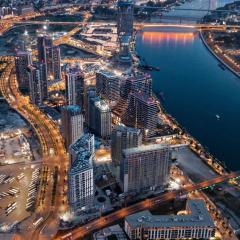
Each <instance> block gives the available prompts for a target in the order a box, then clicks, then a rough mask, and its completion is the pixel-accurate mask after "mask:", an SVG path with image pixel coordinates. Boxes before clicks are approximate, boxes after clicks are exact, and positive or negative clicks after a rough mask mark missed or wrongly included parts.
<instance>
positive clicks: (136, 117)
mask: <svg viewBox="0 0 240 240" xmlns="http://www.w3.org/2000/svg"><path fill="white" fill-rule="evenodd" d="M157 114H158V105H157V101H156V100H155V99H154V98H153V97H150V96H147V95H143V94H142V93H131V94H130V97H129V103H128V107H127V110H126V113H125V115H124V117H123V122H124V123H125V124H126V125H128V126H131V127H135V128H140V129H142V130H143V131H144V132H143V134H144V137H152V136H154V135H155V134H156V130H157V123H158V115H157Z"/></svg>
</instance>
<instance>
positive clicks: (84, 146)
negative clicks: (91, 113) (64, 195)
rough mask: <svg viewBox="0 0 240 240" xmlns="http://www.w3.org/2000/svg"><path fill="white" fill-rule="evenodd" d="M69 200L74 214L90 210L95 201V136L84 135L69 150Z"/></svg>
mask: <svg viewBox="0 0 240 240" xmlns="http://www.w3.org/2000/svg"><path fill="white" fill-rule="evenodd" d="M69 153H70V157H71V167H70V169H69V172H68V189H69V191H68V199H69V206H70V209H71V211H72V212H74V213H75V212H77V211H79V210H84V209H89V208H91V207H92V206H93V200H94V177H93V161H94V157H95V150H94V135H92V134H83V135H82V136H81V137H80V138H79V139H78V140H77V141H76V142H75V143H74V144H72V145H71V146H70V148H69Z"/></svg>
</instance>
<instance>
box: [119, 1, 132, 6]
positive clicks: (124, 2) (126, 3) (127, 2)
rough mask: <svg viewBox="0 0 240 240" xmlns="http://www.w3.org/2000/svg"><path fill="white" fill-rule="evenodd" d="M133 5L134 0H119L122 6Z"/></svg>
mask: <svg viewBox="0 0 240 240" xmlns="http://www.w3.org/2000/svg"><path fill="white" fill-rule="evenodd" d="M130 4H131V5H132V4H133V1H132V0H119V1H118V5H119V6H121V5H130Z"/></svg>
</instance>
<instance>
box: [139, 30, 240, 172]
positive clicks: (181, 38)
mask: <svg viewBox="0 0 240 240" xmlns="http://www.w3.org/2000/svg"><path fill="white" fill-rule="evenodd" d="M136 50H137V52H138V54H139V55H141V56H142V57H144V58H145V60H146V62H147V63H148V64H150V65H153V66H159V67H160V71H159V72H152V78H153V90H154V91H155V92H163V93H164V97H165V101H164V102H162V104H163V106H164V108H165V109H166V110H167V112H168V113H170V114H171V115H172V116H173V117H175V118H176V119H177V121H178V122H179V123H180V124H181V125H182V126H183V127H184V128H185V129H186V130H187V131H188V132H189V133H190V134H192V135H193V136H194V137H196V138H197V139H198V140H199V141H200V142H201V143H202V145H204V146H207V148H208V149H209V151H210V152H211V153H212V154H214V156H216V157H217V158H218V159H219V160H221V161H224V162H225V163H226V164H227V166H228V167H229V168H230V169H233V170H237V169H240V160H239V155H240V154H239V151H238V147H239V143H240V141H239V137H240V127H239V123H240V79H238V78H237V77H236V76H235V75H234V74H233V73H231V72H230V71H228V70H227V69H225V70H223V69H221V68H220V67H219V66H218V61H217V60H216V59H215V58H214V57H213V56H212V55H211V54H210V53H209V51H208V50H207V49H206V47H205V46H204V44H203V43H202V41H201V39H200V37H199V33H198V32H197V31H194V30H189V29H176V28H165V29H164V28H161V29H159V28H158V29H152V30H151V31H145V32H142V33H140V34H138V35H137V38H136ZM216 115H219V116H220V119H218V118H217V117H216Z"/></svg>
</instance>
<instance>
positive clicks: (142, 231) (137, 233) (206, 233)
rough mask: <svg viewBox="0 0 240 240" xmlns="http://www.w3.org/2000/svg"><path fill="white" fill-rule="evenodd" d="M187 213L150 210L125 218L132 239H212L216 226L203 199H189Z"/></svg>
mask: <svg viewBox="0 0 240 240" xmlns="http://www.w3.org/2000/svg"><path fill="white" fill-rule="evenodd" d="M186 211H187V214H186V215H152V214H151V213H150V212H149V211H148V210H147V211H142V212H138V213H135V214H132V215H130V216H127V217H126V218H125V232H126V233H127V235H128V237H129V238H130V239H131V240H150V239H151V240H154V239H211V238H212V237H214V236H215V231H216V227H215V225H214V222H213V220H212V218H211V216H210V214H209V212H208V210H207V208H206V205H205V202H204V201H203V200H201V199H191V200H188V201H187V207H186Z"/></svg>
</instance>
